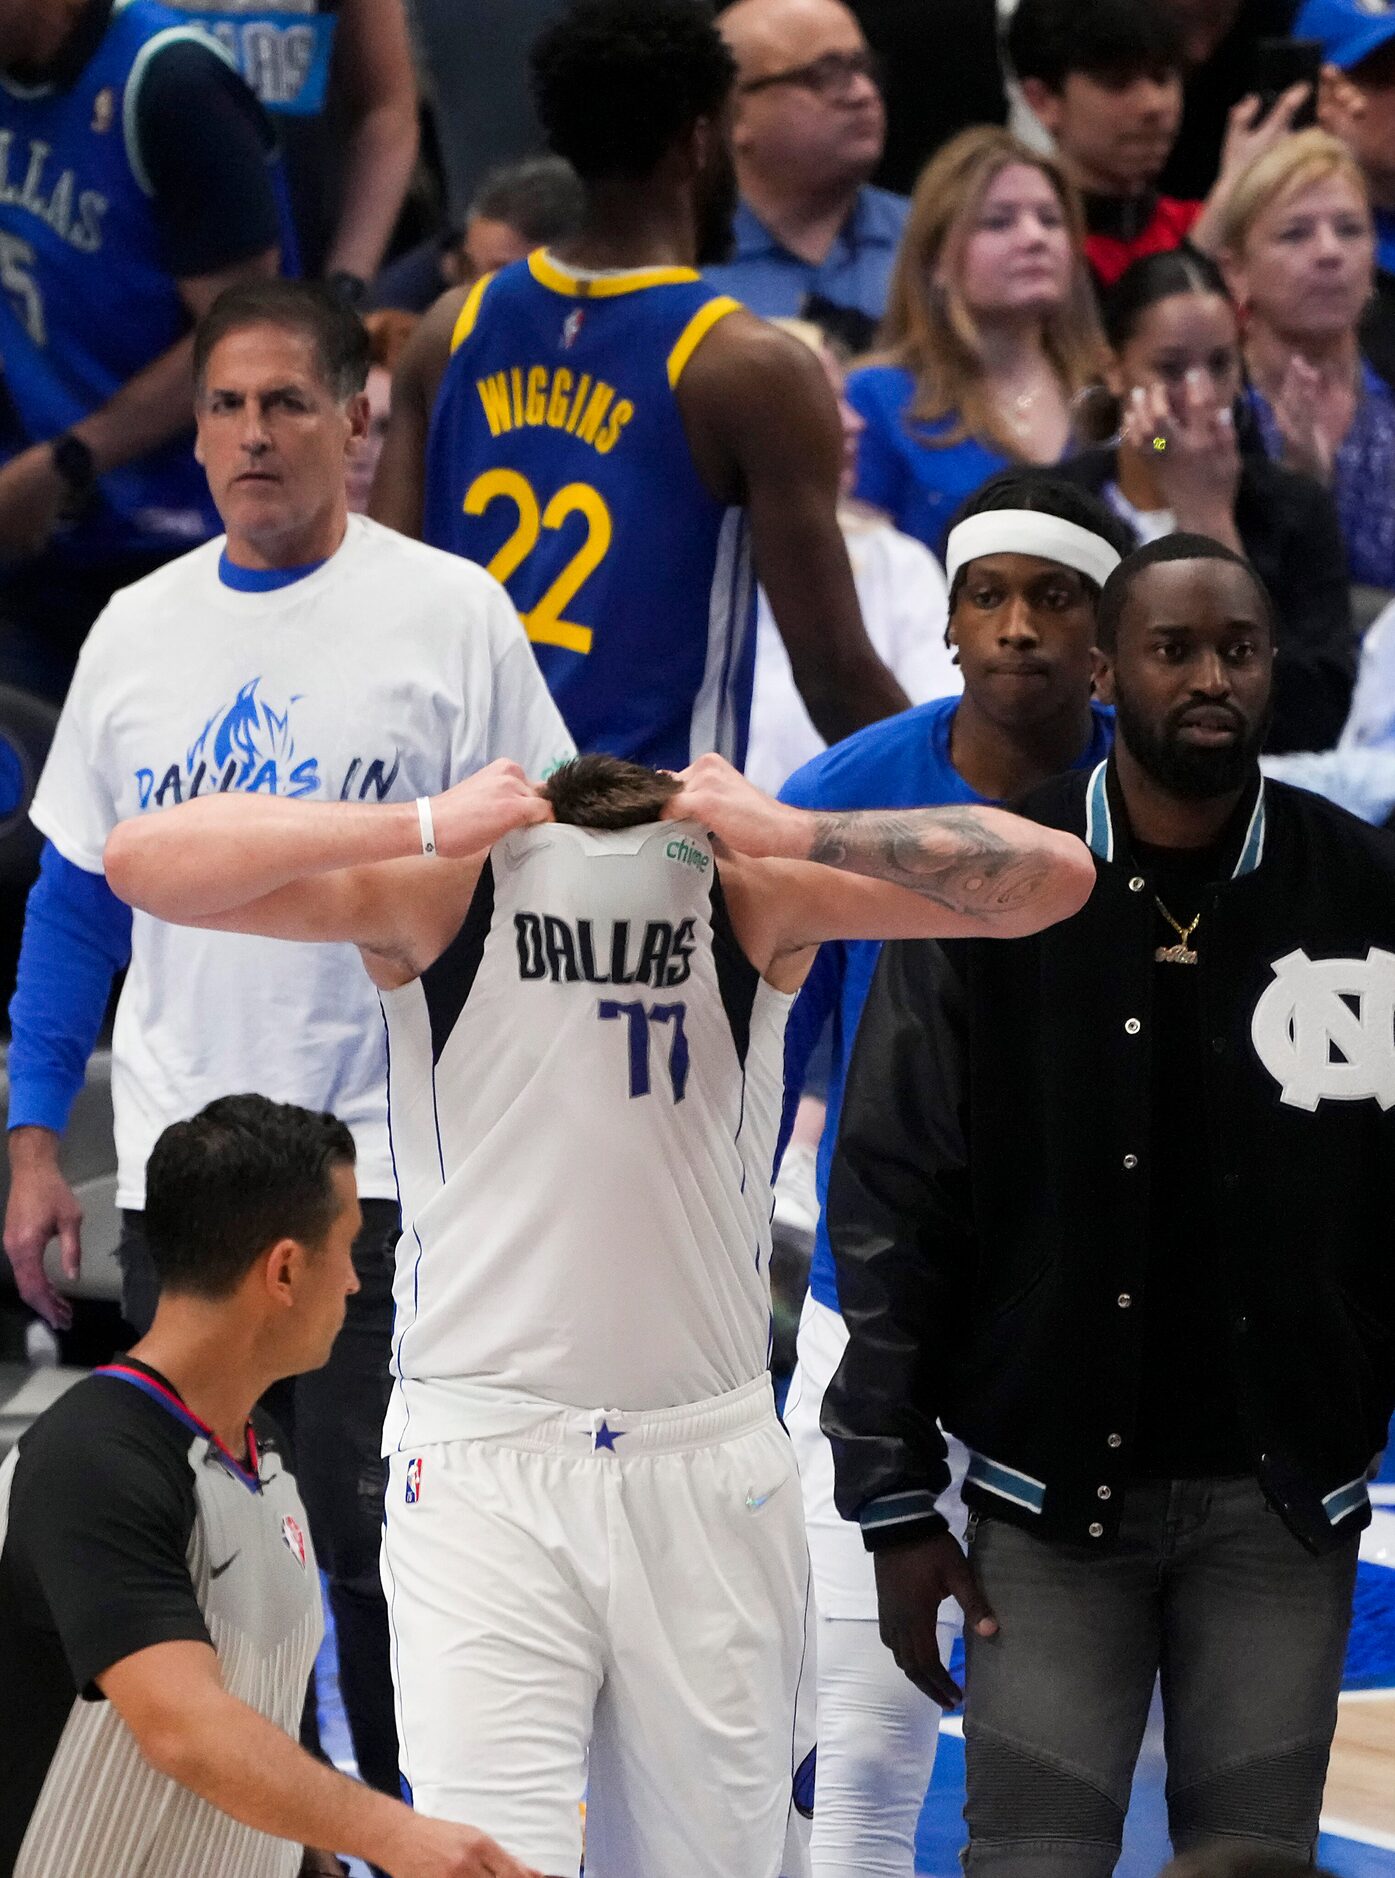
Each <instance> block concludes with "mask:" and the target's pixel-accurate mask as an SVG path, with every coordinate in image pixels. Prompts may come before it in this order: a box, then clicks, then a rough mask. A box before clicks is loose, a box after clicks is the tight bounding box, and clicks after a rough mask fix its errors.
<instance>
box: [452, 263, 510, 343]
mask: <svg viewBox="0 0 1395 1878" xmlns="http://www.w3.org/2000/svg"><path fill="white" fill-rule="evenodd" d="M497 271H498V270H497V269H496V270H495V272H497ZM493 278H494V275H493V274H482V275H481V276H480V278H479V279H478V280H477V281H476V282H475V284H474V286H473V287H472V288H471V289H470V291H469V293H468V294H467V295H466V297H465V304H464V306H462V307H461V309H460V315H459V318H458V319H457V320H456V322H455V325H454V327H453V328H452V330H451V336H450V349H451V351H452V352H454V351H455V350H456V349H457V348H458V347H460V346H463V345H464V343H465V341H466V340H467V339H468V338H469V337H470V334H471V333H472V332H473V331H474V330H475V320H476V319H477V317H478V316H479V310H480V301H481V300H483V298H484V290H485V288H486V287H487V286H488V285H489V283H490V281H491V280H493Z"/></svg>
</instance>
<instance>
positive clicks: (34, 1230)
mask: <svg viewBox="0 0 1395 1878" xmlns="http://www.w3.org/2000/svg"><path fill="white" fill-rule="evenodd" d="M55 1237H56V1238H57V1239H58V1241H59V1244H60V1247H61V1251H62V1260H63V1272H64V1275H65V1276H66V1277H68V1278H70V1279H76V1278H77V1276H78V1274H79V1272H80V1271H81V1269H82V1204H81V1202H80V1201H79V1199H78V1197H77V1195H76V1194H75V1193H74V1192H73V1190H72V1188H71V1187H70V1186H69V1185H68V1183H67V1181H66V1180H65V1179H64V1178H63V1174H62V1170H61V1169H60V1168H59V1165H58V1139H57V1136H55V1135H53V1134H51V1133H50V1131H49V1130H48V1129H46V1128H16V1129H15V1130H14V1132H13V1133H12V1134H11V1136H10V1197H9V1202H8V1204H7V1205H6V1208H5V1251H6V1254H7V1256H8V1257H9V1261H10V1265H11V1267H12V1268H13V1270H14V1275H15V1286H16V1288H17V1290H18V1291H19V1295H20V1296H21V1297H22V1298H23V1299H24V1302H25V1303H26V1304H27V1305H28V1306H29V1308H30V1310H31V1311H37V1312H38V1313H39V1316H40V1317H42V1318H43V1319H44V1321H45V1322H46V1323H48V1324H51V1325H52V1326H53V1328H54V1329H55V1330H66V1329H67V1328H68V1326H69V1325H70V1324H71V1323H72V1321H73V1307H72V1305H71V1304H69V1302H68V1300H67V1299H66V1298H65V1297H64V1296H63V1295H62V1293H61V1292H59V1291H55V1290H54V1288H53V1286H52V1284H50V1282H49V1277H48V1273H47V1272H46V1271H45V1270H44V1252H45V1249H46V1248H47V1246H48V1242H49V1240H50V1239H53V1238H55Z"/></svg>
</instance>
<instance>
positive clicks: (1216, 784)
mask: <svg viewBox="0 0 1395 1878" xmlns="http://www.w3.org/2000/svg"><path fill="white" fill-rule="evenodd" d="M1197 708H1198V707H1197V705H1196V704H1195V703H1192V704H1184V705H1180V706H1179V707H1178V709H1177V710H1176V711H1174V712H1173V713H1172V714H1171V715H1170V716H1169V717H1167V718H1166V719H1164V721H1163V723H1162V724H1161V725H1158V724H1155V723H1153V722H1152V721H1151V720H1150V719H1148V718H1146V717H1145V716H1144V715H1143V714H1142V712H1141V711H1139V710H1138V708H1137V707H1136V705H1135V704H1134V701H1133V699H1132V698H1130V697H1129V695H1128V694H1127V693H1126V692H1125V691H1124V690H1123V689H1122V688H1120V687H1118V686H1117V685H1116V689H1115V698H1114V709H1115V713H1116V715H1117V717H1118V720H1119V741H1120V742H1121V743H1123V744H1126V745H1127V746H1128V749H1129V752H1130V754H1131V755H1132V756H1133V757H1134V759H1135V761H1136V762H1137V764H1138V766H1139V768H1140V769H1141V770H1143V771H1144V772H1145V774H1146V775H1148V776H1150V777H1151V778H1152V780H1153V781H1154V782H1155V783H1157V785H1158V786H1159V788H1161V789H1165V790H1166V791H1167V793H1168V794H1169V795H1173V796H1179V797H1181V798H1182V799H1183V800H1184V801H1188V802H1204V801H1206V800H1208V799H1209V798H1210V797H1213V796H1225V795H1230V794H1232V793H1233V792H1234V791H1235V790H1237V789H1240V788H1242V787H1243V786H1244V784H1245V783H1246V782H1248V781H1249V778H1250V776H1251V774H1252V773H1253V770H1254V767H1255V764H1256V762H1257V760H1258V758H1259V753H1260V751H1261V750H1262V749H1263V748H1264V739H1265V737H1266V736H1267V735H1268V734H1269V718H1270V712H1269V710H1266V711H1265V713H1264V715H1263V717H1262V718H1260V720H1259V721H1258V722H1257V723H1254V724H1249V725H1247V724H1246V722H1245V720H1244V718H1243V717H1242V716H1241V714H1240V712H1239V711H1237V710H1236V709H1235V708H1234V706H1233V705H1213V706H1211V707H1209V708H1211V709H1213V710H1222V711H1226V712H1227V713H1228V714H1229V715H1231V716H1232V717H1233V718H1234V720H1235V727H1236V730H1237V731H1238V732H1239V735H1238V736H1237V737H1236V739H1235V741H1234V742H1233V743H1228V744H1209V745H1207V744H1196V743H1188V742H1187V741H1186V739H1185V738H1183V737H1182V736H1180V735H1179V719H1180V718H1183V717H1185V716H1187V715H1188V714H1189V713H1190V712H1192V711H1194V710H1196V709H1197Z"/></svg>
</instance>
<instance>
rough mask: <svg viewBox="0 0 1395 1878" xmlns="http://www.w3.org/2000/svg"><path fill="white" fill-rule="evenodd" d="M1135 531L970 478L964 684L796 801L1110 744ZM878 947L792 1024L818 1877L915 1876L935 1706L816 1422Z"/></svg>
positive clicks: (788, 793) (1067, 762) (1062, 493)
mask: <svg viewBox="0 0 1395 1878" xmlns="http://www.w3.org/2000/svg"><path fill="white" fill-rule="evenodd" d="M1130 545H1131V537H1130V534H1129V531H1128V529H1127V528H1126V527H1125V526H1124V524H1123V523H1122V522H1121V521H1120V520H1119V518H1118V517H1117V516H1115V515H1113V514H1112V513H1111V512H1110V511H1109V510H1108V509H1107V508H1106V507H1105V506H1104V504H1103V503H1101V502H1099V501H1098V500H1096V499H1095V498H1094V497H1093V496H1090V495H1087V494H1085V493H1084V492H1083V491H1081V490H1077V489H1075V488H1072V487H1071V486H1070V485H1069V484H1068V483H1064V482H1062V481H1060V480H1059V479H1058V478H1056V477H1054V476H1050V475H1049V474H1047V473H1045V472H1042V471H1032V470H1021V471H1008V472H1006V473H1004V474H1002V475H999V476H996V477H994V478H993V479H992V481H990V482H989V483H987V484H986V485H985V486H984V488H983V489H982V490H980V491H979V492H978V493H977V494H976V495H975V496H973V497H972V498H971V499H970V500H969V501H968V502H967V503H966V504H965V505H964V508H963V510H962V511H961V514H960V518H959V519H958V521H957V522H956V525H955V527H954V528H953V529H952V530H951V531H950V536H949V547H948V563H947V572H948V574H949V579H950V615H949V629H948V637H949V643H950V645H951V646H952V647H953V648H954V652H955V655H956V657H957V659H958V662H959V665H960V667H961V669H962V672H963V678H964V690H963V695H962V697H949V698H941V699H939V700H937V701H935V702H932V703H929V704H921V705H917V706H915V708H914V709H912V710H909V711H905V712H903V713H902V714H901V715H900V716H899V717H894V718H890V719H888V720H887V721H886V722H884V723H881V724H873V725H871V726H869V727H868V729H866V730H863V731H859V732H858V733H857V735H856V736H853V737H849V738H848V739H847V741H846V742H845V743H841V744H838V745H837V746H835V747H834V748H833V749H831V750H827V751H825V752H824V753H823V754H822V755H821V756H817V757H815V758H814V760H813V761H812V762H810V763H806V764H805V766H804V768H803V769H801V770H798V771H797V772H796V773H795V775H794V776H792V777H791V778H790V780H789V782H788V783H787V784H786V786H785V789H784V791H783V799H784V800H785V801H787V802H791V803H793V804H795V805H796V806H797V807H800V808H807V809H817V810H824V811H838V810H848V809H860V808H863V807H866V806H867V805H869V804H871V803H874V802H875V803H885V804H890V805H892V806H894V807H899V808H912V807H914V808H926V807H932V806H936V805H939V804H946V803H960V802H966V803H1001V802H1006V801H1011V800H1013V799H1015V798H1016V797H1017V796H1019V795H1020V794H1022V793H1023V792H1024V791H1025V790H1027V789H1029V788H1031V787H1033V786H1034V785H1035V784H1037V783H1039V782H1042V781H1044V780H1045V779H1046V778H1047V777H1050V776H1054V775H1056V774H1058V773H1059V772H1061V771H1064V770H1068V769H1072V768H1076V769H1082V768H1083V769H1089V768H1091V767H1093V766H1094V765H1095V764H1097V763H1099V762H1100V761H1101V760H1102V759H1103V758H1104V756H1105V755H1107V753H1108V750H1109V746H1110V741H1111V735H1112V728H1113V723H1112V713H1111V712H1109V711H1106V710H1105V709H1104V708H1103V707H1102V706H1100V705H1098V704H1094V703H1092V702H1091V696H1090V650H1091V646H1092V645H1093V643H1094V629H1095V606H1096V602H1097V600H1098V598H1099V592H1100V588H1101V587H1102V585H1103V583H1104V581H1105V579H1106V577H1107V576H1108V574H1109V572H1110V570H1111V569H1112V568H1113V567H1115V566H1116V565H1117V564H1118V561H1119V559H1120V557H1121V555H1122V554H1124V553H1127V552H1128V549H1129V547H1130ZM879 951H880V947H879V946H878V945H877V944H876V943H874V942H870V941H847V942H839V943H836V944H828V945H824V946H823V947H821V948H820V951H819V956H818V958H817V960H816V961H815V964H814V967H813V969H812V971H811V972H810V974H809V976H808V978H807V979H806V980H805V985H804V989H803V990H802V991H801V992H800V994H799V999H798V1001H797V1003H796V1005H795V1007H794V1012H793V1014H792V1016H791V1019H790V1026H789V1032H788V1036H787V1041H786V1078H787V1093H788V1097H789V1099H791V1100H792V1099H793V1098H794V1097H795V1096H796V1095H797V1093H798V1091H799V1089H800V1088H801V1086H802V1084H803V1080H804V1073H805V1066H806V1064H807V1062H808V1058H809V1054H810V1052H811V1050H812V1048H813V1046H814V1044H815V1043H816V1042H817V1040H818V1039H819V1037H820V1035H821V1033H822V1031H823V1029H824V1026H825V1024H828V1023H831V1025H832V1064H831V1069H830V1074H829V1080H828V1108H827V1117H826V1121H825V1124H824V1130H823V1138H822V1141H821V1143H820V1147H819V1156H818V1171H817V1184H818V1197H819V1206H820V1217H819V1223H818V1230H817V1235H816V1239H815V1249H814V1262H813V1269H812V1271H811V1273H810V1281H809V1295H808V1297H807V1299H806V1301H805V1305H804V1311H803V1316H802V1318H801V1322H800V1328H799V1344H798V1348H799V1364H798V1367H797V1368H796V1370H795V1373H794V1377H793V1380H792V1381H791V1383H790V1390H789V1397H788V1401H787V1406H786V1412H785V1419H786V1423H787V1425H788V1427H789V1430H790V1434H791V1437H792V1439H793V1441H794V1444H795V1451H796V1454H797V1456H798V1459H799V1469H800V1480H801V1484H802V1488H803V1493H804V1506H805V1515H806V1519H807V1522H808V1528H809V1549H810V1556H811V1560H812V1563H813V1572H814V1589H815V1596H816V1601H817V1604H818V1609H819V1618H820V1622H819V1639H818V1670H819V1688H818V1711H819V1803H818V1806H817V1808H816V1809H815V1814H814V1839H813V1860H814V1874H815V1878H829V1875H830V1874H834V1873H838V1874H841V1873H843V1872H848V1871H856V1872H858V1873H859V1874H864V1875H865V1878H911V1874H912V1870H913V1851H914V1839H915V1827H916V1821H917V1818H918V1817H919V1813H920V1806H921V1802H922V1800H923V1799H924V1797H925V1789H926V1786H927V1784H928V1782H929V1778H930V1770H931V1768H932V1766H933V1765H934V1758H935V1743H936V1735H937V1730H938V1726H939V1719H938V1714H937V1711H936V1709H935V1705H934V1704H933V1703H932V1702H931V1701H930V1700H929V1698H928V1697H927V1696H925V1695H923V1694H921V1693H920V1692H919V1691H918V1690H917V1689H915V1688H914V1687H913V1686H912V1685H911V1684H910V1683H909V1682H908V1681H907V1680H906V1678H905V1677H904V1676H902V1675H901V1674H900V1672H899V1671H898V1669H897V1668H896V1665H895V1663H894V1662H893V1660H892V1657H891V1654H890V1652H889V1651H888V1650H887V1649H886V1648H885V1647H884V1646H883V1644H882V1642H881V1640H880V1637H879V1635H878V1630H877V1598H876V1587H875V1583H874V1581H873V1575H872V1560H871V1557H870V1555H869V1554H868V1553H867V1552H866V1551H865V1550H864V1549H863V1545H862V1539H861V1535H860V1534H859V1532H858V1531H857V1528H856V1527H855V1526H853V1525H850V1524H848V1523H847V1522H846V1521H844V1520H842V1519H840V1518H839V1516H838V1514H837V1512H836V1511H835V1509H834V1505H833V1459H832V1453H831V1451H830V1448H829V1445H828V1441H827V1439H826V1437H825V1436H824V1435H823V1434H822V1433H821V1431H820V1428H819V1409H820V1405H821V1403H822V1400H823V1394H824V1390H825V1388H826V1387H827V1385H828V1382H829V1380H830V1379H831V1377H832V1375H833V1372H834V1370H835V1369H836V1368H837V1367H838V1363H839V1360H840V1359H841V1356H842V1352H843V1348H844V1346H845V1344H846V1342H847V1332H846V1330H845V1329H844V1326H843V1320H842V1317H841V1315H840V1314H839V1309H838V1292H837V1286H836V1283H835V1278H834V1270H833V1257H832V1253H831V1251H830V1248H829V1241H828V1231H827V1226H826V1223H825V1220H824V1217H823V1212H822V1209H823V1205H824V1201H825V1198H826V1194H827V1188H828V1177H829V1170H830V1168H831V1165H832V1161H833V1149H834V1144H835V1141H836V1139H837V1135H838V1121H839V1114H840V1110H841V1106H842V1095H843V1085H844V1080H845V1077H846V1074H847V1065H848V1059H849V1055H850V1053H851V1050H852V1044H853V1038H854V1035H855V1034H856V1030H857V1023H858V1018H859V1016H860V1014H861V1010H862V1005H863V1002H864V1000H865V998H866V995H867V988H868V986H869V984H870V983H871V979H872V972H873V968H874V966H875V965H876V962H877V957H878V953H879Z"/></svg>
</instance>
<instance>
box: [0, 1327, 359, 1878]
mask: <svg viewBox="0 0 1395 1878" xmlns="http://www.w3.org/2000/svg"><path fill="white" fill-rule="evenodd" d="M248 1458H249V1459H250V1461H251V1471H249V1469H248V1468H247V1467H246V1466H244V1465H243V1464H241V1463H240V1462H239V1461H238V1460H237V1459H235V1458H234V1456H233V1455H232V1454H230V1453H229V1452H228V1450H227V1449H226V1448H224V1447H223V1446H222V1444H221V1443H220V1442H219V1441H218V1439H217V1437H216V1436H215V1435H214V1434H213V1432H212V1430H211V1429H209V1428H207V1427H206V1426H205V1425H204V1424H203V1423H202V1422H201V1421H199V1419H198V1418H197V1417H196V1416H195V1415H193V1414H191V1412H190V1411H189V1409H188V1408H186V1406H185V1405H184V1403H183V1402H182V1401H181V1399H180V1397H179V1396H178V1395H177V1394H176V1393H175V1391H174V1390H173V1388H171V1386H170V1384H169V1383H168V1382H167V1381H166V1380H165V1379H164V1377H162V1376H160V1375H159V1374H158V1373H157V1372H156V1371H155V1370H153V1369H150V1368H149V1367H148V1366H146V1365H145V1364H142V1363H138V1362H134V1361H132V1360H130V1359H123V1360H122V1361H121V1362H119V1363H117V1364H113V1365H112V1366H111V1367H110V1368H108V1369H105V1370H98V1371H97V1372H96V1373H95V1374H94V1375H92V1376H89V1377H88V1378H86V1380H84V1381H83V1382H80V1383H78V1384H77V1385H76V1386H75V1387H74V1388H72V1389H70V1390H69V1391H68V1393H67V1394H66V1395H64V1396H63V1397H62V1398H61V1399H60V1400H59V1401H58V1402H56V1403H55V1404H54V1405H53V1407H52V1408H50V1409H49V1410H48V1411H47V1412H46V1413H45V1414H43V1415H41V1416H40V1417H39V1419H38V1420H37V1421H36V1422H35V1423H34V1424H33V1426H32V1427H31V1428H30V1429H29V1430H28V1431H27V1432H26V1433H25V1434H24V1436H23V1437H22V1438H21V1440H20V1442H19V1444H18V1446H17V1447H16V1448H15V1449H14V1451H13V1452H12V1453H11V1454H10V1455H9V1456H8V1457H7V1459H6V1461H5V1463H4V1465H3V1466H0V1690H3V1692H4V1696H3V1700H0V1768H2V1769H3V1770H4V1773H3V1778H0V1878H7V1875H12V1878H93V1875H94V1874H98V1873H100V1874H101V1878H123V1875H124V1874H130V1873H137V1872H138V1873H140V1874H141V1878H195V1874H196V1875H197V1878H289V1875H290V1874H293V1873H295V1872H296V1871H298V1869H299V1866H300V1858H301V1852H300V1847H299V1846H295V1845H291V1844H290V1843H288V1842H287V1841H286V1840H284V1839H275V1838H271V1837H269V1836H268V1835H266V1834H264V1833H260V1832H254V1831H253V1830H252V1829H251V1828H250V1827H247V1826H243V1825H239V1824H238V1823H237V1821H235V1820H233V1819H230V1818H229V1817H228V1816H227V1815H226V1814H225V1813H221V1812H219V1811H218V1810H217V1809H216V1808H214V1807H212V1806H210V1805H209V1804H208V1803H207V1801H205V1800H201V1799H199V1798H198V1796H197V1795H195V1794H193V1793H191V1792H189V1791H188V1790H187V1789H186V1788H183V1787H180V1786H178V1785H176V1784H175V1783H174V1782H173V1781H171V1780H169V1779H167V1778H166V1777H165V1776H164V1775H163V1774H159V1773H157V1772H156V1771H155V1770H154V1768H152V1767H151V1766H150V1765H149V1764H148V1762H147V1761H146V1760H145V1759H144V1758H143V1757H142V1755H141V1753H140V1750H139V1749H138V1748H137V1746H136V1742H135V1738H134V1736H133V1735H132V1734H131V1733H130V1731H129V1730H128V1729H127V1727H126V1725H125V1724H124V1723H123V1722H122V1721H121V1719H120V1717H119V1716H118V1715H117V1713H116V1711H115V1710H114V1709H113V1708H111V1707H110V1706H109V1705H108V1704H107V1703H106V1702H105V1701H103V1700H102V1697H101V1694H100V1691H99V1690H98V1689H97V1687H96V1684H95V1681H94V1678H96V1677H97V1676H99V1675H101V1674H102V1672H103V1671H104V1670H107V1669H109V1668H110V1667H111V1666H112V1665H113V1664H114V1663H119V1662H120V1661H122V1660H123V1658H125V1657H128V1656H131V1655H134V1654H135V1652H136V1651H138V1650H143V1649H147V1648H149V1647H150V1646H151V1645H153V1644H156V1643H168V1642H176V1641H193V1642H198V1643H211V1644H212V1646H213V1648H214V1649H215V1650H216V1651H217V1654H218V1666H219V1672H220V1674H221V1677H222V1681H223V1686H224V1687H225V1688H226V1689H227V1690H228V1692H229V1693H230V1694H232V1695H234V1696H237V1697H238V1698H239V1699H240V1700H242V1701H243V1702H246V1703H247V1704H248V1706H249V1707H251V1708H254V1709H256V1710H257V1711H258V1712H259V1713H260V1714H262V1715H264V1716H266V1717H267V1719H268V1720H269V1721H272V1722H275V1723H276V1724H277V1725H278V1726H280V1727H282V1728H284V1729H285V1730H286V1732H287V1733H288V1734H291V1735H295V1734H296V1733H297V1731H298V1728H299V1723H300V1713H301V1706H302V1703H303V1701H304V1697H305V1689H306V1680H307V1678H308V1676H309V1674H310V1670H311V1666H312V1665H313V1663H314V1660H315V1652H316V1650H317V1649H318V1647H319V1643H320V1636H321V1632H322V1628H323V1619H322V1615H321V1609H320V1592H319V1583H318V1578H317V1574H316V1567H315V1556H314V1553H313V1551H312V1549H311V1546H310V1537H309V1531H308V1527H307V1522H306V1518H305V1510H304V1508H303V1507H302V1506H301V1503H300V1498H299V1495H298V1494H297V1492H296V1487H295V1482H294V1481H293V1480H292V1478H291V1476H290V1474H289V1473H288V1472H287V1471H286V1470H285V1468H284V1467H283V1465H282V1460H281V1456H280V1454H279V1453H278V1452H277V1450H276V1448H275V1446H274V1445H273V1442H272V1440H271V1438H270V1437H269V1436H268V1438H267V1439H266V1440H265V1441H264V1442H263V1443H262V1444H261V1445H260V1446H259V1445H258V1443H257V1441H256V1440H255V1438H254V1439H252V1440H251V1441H250V1442H249V1456H248Z"/></svg>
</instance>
